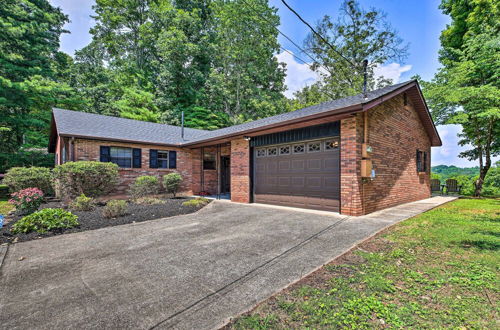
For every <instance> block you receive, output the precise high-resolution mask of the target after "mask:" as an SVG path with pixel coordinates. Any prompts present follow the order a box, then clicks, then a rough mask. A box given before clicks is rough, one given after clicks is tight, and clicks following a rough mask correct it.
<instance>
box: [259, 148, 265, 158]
mask: <svg viewBox="0 0 500 330" xmlns="http://www.w3.org/2000/svg"><path fill="white" fill-rule="evenodd" d="M257 157H266V149H257Z"/></svg>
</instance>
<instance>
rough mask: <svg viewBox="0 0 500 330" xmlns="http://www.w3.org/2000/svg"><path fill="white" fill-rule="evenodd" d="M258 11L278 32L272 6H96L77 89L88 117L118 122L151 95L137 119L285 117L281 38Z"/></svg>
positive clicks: (167, 2)
mask: <svg viewBox="0 0 500 330" xmlns="http://www.w3.org/2000/svg"><path fill="white" fill-rule="evenodd" d="M247 4H250V5H251V6H252V7H253V8H249V7H248V6H247ZM255 9H257V10H258V11H259V12H260V13H261V14H262V15H264V16H266V17H267V19H268V20H270V21H272V22H273V25H274V26H277V25H279V17H278V15H277V14H276V9H273V8H271V7H270V6H269V4H268V1H267V0H246V1H245V3H244V2H243V1H241V0H229V1H228V0H181V1H179V0H177V1H173V0H155V1H152V0H117V1H115V0H113V1H112V0H97V1H96V5H95V6H94V10H95V12H96V15H95V19H96V26H95V27H94V28H92V29H91V34H92V43H91V44H90V45H89V46H87V47H85V48H84V49H82V50H81V51H79V52H77V56H76V58H75V65H74V66H75V72H76V73H75V78H74V81H73V86H74V87H75V88H76V89H77V90H78V91H79V92H80V93H81V95H82V96H83V97H84V99H85V101H86V104H87V106H86V111H92V112H99V113H105V114H112V115H118V116H129V115H125V114H124V112H122V110H123V109H124V108H123V105H124V103H127V102H128V101H126V100H127V98H128V97H131V96H134V97H136V96H138V93H145V94H143V95H146V94H150V95H152V96H153V99H152V100H153V101H152V102H149V103H148V105H144V106H143V107H142V108H143V109H142V110H140V111H141V112H143V113H144V110H146V109H145V108H144V107H145V106H147V110H148V111H150V112H155V113H157V114H158V115H159V118H161V120H163V121H165V122H168V123H171V124H177V123H178V122H179V119H180V114H181V112H182V111H185V113H186V115H187V114H188V112H189V111H193V109H195V108H196V107H198V108H203V109H206V110H207V111H210V112H213V113H214V114H216V116H215V118H219V117H220V116H219V114H222V113H225V114H226V115H227V116H228V117H229V119H230V121H227V120H225V119H224V120H215V121H213V122H212V124H209V125H207V127H214V125H213V123H216V124H218V125H225V124H227V123H229V122H241V121H246V120H250V119H256V118H260V117H264V116H268V115H272V114H276V113H280V112H283V111H286V104H285V98H284V96H283V95H282V92H283V90H284V66H283V64H280V63H278V61H277V60H276V58H275V54H276V53H277V52H278V50H279V44H278V41H277V31H276V29H275V28H274V27H273V26H272V25H270V24H269V22H268V21H266V20H263V19H262V18H261V17H260V16H259V15H258V14H256V13H255ZM131 91H134V92H133V93H131ZM128 103H129V104H135V102H133V101H132V102H128ZM130 110H131V109H130V108H128V110H127V112H128V113H129V114H130ZM196 113H197V114H199V113H200V112H199V111H196ZM196 113H195V117H196ZM146 117H147V116H146ZM156 117H157V116H156V115H155V116H154V118H156ZM223 117H225V116H223ZM149 118H153V117H149ZM193 123H194V121H193ZM187 124H189V123H187ZM197 125H198V124H197Z"/></svg>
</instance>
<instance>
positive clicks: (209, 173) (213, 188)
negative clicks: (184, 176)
mask: <svg viewBox="0 0 500 330" xmlns="http://www.w3.org/2000/svg"><path fill="white" fill-rule="evenodd" d="M203 150H204V152H213V153H216V152H217V148H216V147H205V148H203ZM230 153H231V147H230V146H229V145H223V146H221V147H220V155H221V156H227V155H230ZM192 157H193V161H192V164H193V168H192V191H193V193H194V194H199V193H200V192H207V193H209V194H211V195H215V194H217V170H202V159H203V156H202V148H197V149H193V150H192ZM216 161H217V159H216ZM202 171H203V180H202V176H201V173H202ZM202 181H203V182H202Z"/></svg>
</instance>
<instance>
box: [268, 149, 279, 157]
mask: <svg viewBox="0 0 500 330" xmlns="http://www.w3.org/2000/svg"><path fill="white" fill-rule="evenodd" d="M277 154H278V148H269V149H267V155H268V156H276V155H277Z"/></svg>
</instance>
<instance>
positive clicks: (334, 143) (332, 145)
mask: <svg viewBox="0 0 500 330" xmlns="http://www.w3.org/2000/svg"><path fill="white" fill-rule="evenodd" d="M338 147H339V139H334V140H327V141H325V150H334V149H337V148H338Z"/></svg>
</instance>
